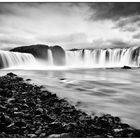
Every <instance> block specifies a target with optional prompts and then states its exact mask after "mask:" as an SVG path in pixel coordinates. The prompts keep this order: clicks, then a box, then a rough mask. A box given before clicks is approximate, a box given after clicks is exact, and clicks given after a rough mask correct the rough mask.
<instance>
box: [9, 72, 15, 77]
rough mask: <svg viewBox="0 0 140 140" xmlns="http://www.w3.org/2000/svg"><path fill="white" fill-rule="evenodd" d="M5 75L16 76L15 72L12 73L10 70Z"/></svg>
mask: <svg viewBox="0 0 140 140" xmlns="http://www.w3.org/2000/svg"><path fill="white" fill-rule="evenodd" d="M7 75H8V76H10V77H15V76H17V75H16V74H14V73H12V72H10V73H7Z"/></svg>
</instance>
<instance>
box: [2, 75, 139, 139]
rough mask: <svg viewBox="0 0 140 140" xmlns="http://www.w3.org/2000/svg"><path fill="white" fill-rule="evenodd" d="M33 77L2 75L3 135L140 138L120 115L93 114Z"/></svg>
mask: <svg viewBox="0 0 140 140" xmlns="http://www.w3.org/2000/svg"><path fill="white" fill-rule="evenodd" d="M29 80H30V79H27V80H23V78H22V77H19V76H17V75H15V74H13V73H8V74H7V75H5V76H2V77H0V137H3V138H8V137H10V138H13V137H15V138H16V137H17V138H18V137H20V138H22V137H24V138H29V137H32V138H33V137H40V138H45V137H65V138H69V137H71V138H74V137H75V138H79V137H81V138H82V137H84V138H86V137H96V138H97V137H102V138H105V137H109V138H111V137H120V138H122V137H140V130H137V129H135V128H132V127H131V126H129V125H128V124H125V123H123V122H121V120H120V118H119V117H114V116H111V115H110V114H105V115H103V116H100V117H99V116H89V115H87V114H86V113H84V112H82V111H80V110H77V109H76V108H75V107H74V106H72V105H70V104H69V103H68V102H67V101H66V100H64V99H59V98H58V97H57V96H56V94H52V93H50V92H49V91H46V90H44V89H43V87H42V86H37V85H32V84H29V83H28V81H29Z"/></svg>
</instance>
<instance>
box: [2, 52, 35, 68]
mask: <svg viewBox="0 0 140 140" xmlns="http://www.w3.org/2000/svg"><path fill="white" fill-rule="evenodd" d="M35 62H36V60H35V58H34V56H33V55H32V54H27V53H18V52H9V51H1V50H0V68H7V67H13V66H19V65H24V66H26V65H28V64H33V63H35Z"/></svg>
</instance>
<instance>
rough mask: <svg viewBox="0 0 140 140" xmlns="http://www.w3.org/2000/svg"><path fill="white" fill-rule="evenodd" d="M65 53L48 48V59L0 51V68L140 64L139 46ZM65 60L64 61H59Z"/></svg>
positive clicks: (135, 65)
mask: <svg viewBox="0 0 140 140" xmlns="http://www.w3.org/2000/svg"><path fill="white" fill-rule="evenodd" d="M64 53H65V55H62V54H61V53H59V51H58V52H57V51H53V52H52V50H51V49H49V50H48V53H47V54H46V56H48V59H47V60H46V59H40V60H39V59H38V58H36V57H34V56H33V55H32V54H29V53H18V52H11V51H0V68H11V67H15V66H16V67H15V68H25V69H48V68H51V67H55V68H56V67H59V66H66V67H68V68H69V67H75V68H76V67H80V68H82V67H85V68H88V67H122V66H124V65H128V66H134V67H138V66H140V47H133V48H114V49H111V48H108V49H93V50H89V49H81V50H74V51H65V52H64ZM62 60H64V61H65V63H60V65H59V66H58V65H57V64H58V63H59V62H62ZM56 62H57V63H56ZM18 66H22V67H18Z"/></svg>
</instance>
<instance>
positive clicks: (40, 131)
mask: <svg viewBox="0 0 140 140" xmlns="http://www.w3.org/2000/svg"><path fill="white" fill-rule="evenodd" d="M41 133H42V129H41V127H39V128H38V130H37V131H36V132H35V134H36V135H40V134H41Z"/></svg>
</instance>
